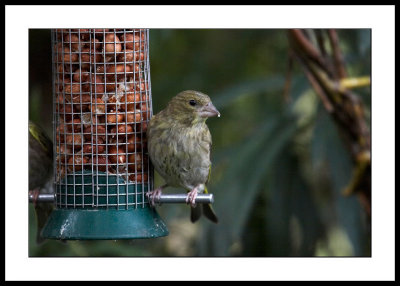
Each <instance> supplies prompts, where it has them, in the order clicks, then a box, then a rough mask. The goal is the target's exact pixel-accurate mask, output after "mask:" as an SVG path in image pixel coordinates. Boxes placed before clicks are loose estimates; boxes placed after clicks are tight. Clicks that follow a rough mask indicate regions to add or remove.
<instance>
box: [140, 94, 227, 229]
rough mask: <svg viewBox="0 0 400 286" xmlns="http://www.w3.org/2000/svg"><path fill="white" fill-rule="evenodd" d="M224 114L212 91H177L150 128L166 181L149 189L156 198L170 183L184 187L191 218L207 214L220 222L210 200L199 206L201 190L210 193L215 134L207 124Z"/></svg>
mask: <svg viewBox="0 0 400 286" xmlns="http://www.w3.org/2000/svg"><path fill="white" fill-rule="evenodd" d="M214 116H218V117H219V116H220V113H219V112H218V110H217V109H216V108H215V106H214V105H213V104H212V102H211V99H210V97H209V96H208V95H206V94H204V93H201V92H199V91H194V90H186V91H182V92H180V93H179V94H177V95H176V96H175V97H174V98H172V99H171V101H170V102H169V103H168V105H167V107H166V108H165V109H164V110H162V111H161V112H159V113H158V114H156V115H154V116H153V117H152V118H151V119H150V122H149V125H148V129H147V140H148V151H149V156H150V159H151V162H152V164H153V165H154V168H155V169H156V171H157V172H158V173H159V174H160V175H161V176H162V177H163V178H164V180H165V184H164V185H163V186H161V187H158V188H156V189H155V190H153V191H151V192H148V194H147V195H148V197H149V198H152V199H151V200H150V203H151V204H152V205H153V206H154V198H156V197H158V198H159V197H160V195H161V193H162V190H163V189H164V188H166V187H168V186H170V187H181V188H184V189H185V190H186V191H187V192H188V194H187V198H186V203H188V204H190V206H191V216H190V218H191V221H192V222H196V221H197V220H198V219H199V218H200V217H201V215H202V214H204V215H205V216H206V217H207V218H208V219H210V220H211V221H212V222H214V223H217V222H218V218H217V216H216V215H215V213H214V211H213V209H212V208H211V205H210V204H202V205H201V206H197V205H196V203H195V201H196V196H197V194H198V193H207V186H206V184H207V182H208V180H209V177H210V171H211V160H210V152H211V134H210V130H209V129H208V127H207V125H206V120H207V118H209V117H214Z"/></svg>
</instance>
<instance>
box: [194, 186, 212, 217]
mask: <svg viewBox="0 0 400 286" xmlns="http://www.w3.org/2000/svg"><path fill="white" fill-rule="evenodd" d="M204 193H206V194H207V193H208V192H207V187H205V189H204ZM202 214H204V216H205V217H206V218H208V219H209V220H211V221H212V222H214V223H218V217H217V215H216V214H215V212H214V210H213V208H212V206H211V204H201V205H197V206H195V207H194V208H193V207H191V211H190V220H191V221H192V222H193V223H194V222H196V221H197V220H198V219H199V218H200V217H201V215H202Z"/></svg>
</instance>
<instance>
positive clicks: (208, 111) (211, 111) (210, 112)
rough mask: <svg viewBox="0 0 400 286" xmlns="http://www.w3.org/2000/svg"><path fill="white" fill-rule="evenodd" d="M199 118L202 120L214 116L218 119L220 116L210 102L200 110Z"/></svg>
mask: <svg viewBox="0 0 400 286" xmlns="http://www.w3.org/2000/svg"><path fill="white" fill-rule="evenodd" d="M200 116H201V117H202V118H207V117H214V116H218V117H220V116H221V114H220V113H219V111H218V110H217V109H216V108H215V106H214V105H213V104H212V102H209V103H208V104H207V105H206V106H204V107H202V108H201V109H200Z"/></svg>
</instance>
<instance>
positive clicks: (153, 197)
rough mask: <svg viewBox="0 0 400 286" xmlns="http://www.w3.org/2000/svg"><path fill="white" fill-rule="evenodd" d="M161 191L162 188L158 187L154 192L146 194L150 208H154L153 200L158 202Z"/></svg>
mask: <svg viewBox="0 0 400 286" xmlns="http://www.w3.org/2000/svg"><path fill="white" fill-rule="evenodd" d="M162 189H163V187H158V188H157V189H155V190H154V191H150V192H147V194H146V195H147V198H148V199H149V202H150V206H151V207H153V208H154V207H155V200H156V199H157V200H160V197H161V194H162Z"/></svg>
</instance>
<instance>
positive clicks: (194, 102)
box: [189, 99, 197, 106]
mask: <svg viewBox="0 0 400 286" xmlns="http://www.w3.org/2000/svg"><path fill="white" fill-rule="evenodd" d="M189 104H190V105H191V106H195V105H196V104H197V102H196V100H194V99H191V100H189Z"/></svg>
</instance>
